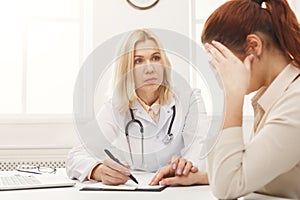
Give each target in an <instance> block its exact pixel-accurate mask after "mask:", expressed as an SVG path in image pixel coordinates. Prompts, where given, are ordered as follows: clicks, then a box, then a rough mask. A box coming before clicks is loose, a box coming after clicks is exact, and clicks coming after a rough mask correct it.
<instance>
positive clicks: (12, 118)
mask: <svg viewBox="0 0 300 200" xmlns="http://www.w3.org/2000/svg"><path fill="white" fill-rule="evenodd" d="M79 4H80V5H79V9H80V10H79V18H78V19H77V20H76V19H69V18H63V17H60V18H54V19H48V18H44V17H36V18H34V19H29V20H31V21H39V20H40V21H43V22H47V21H51V22H53V21H58V22H68V21H78V25H79V41H78V43H79V57H78V63H79V65H81V64H82V62H83V61H84V59H85V58H86V57H87V56H88V55H89V54H90V52H91V51H92V49H93V4H94V2H93V1H84V0H80V1H79ZM27 23H28V22H26V24H27ZM24 29H25V31H24V33H23V50H22V51H23V61H22V67H21V69H22V71H23V72H22V73H23V74H22V80H21V83H22V86H21V87H22V91H21V93H22V94H21V98H22V100H21V104H22V105H21V111H20V113H14V114H9V113H8V114H6V113H5V114H4V113H3V114H0V125H5V124H57V123H58V124H62V123H73V121H74V120H73V112H72V111H71V113H57V114H55V113H54V114H49V113H43V114H31V113H28V112H27V110H26V107H27V78H28V76H27V63H26V62H27V57H26V56H27V49H28V44H27V39H28V35H27V34H28V30H26V29H27V28H26V27H25V28H24ZM78 68H80V66H78ZM70 103H73V102H70Z"/></svg>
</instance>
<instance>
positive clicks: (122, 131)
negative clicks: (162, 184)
mask: <svg viewBox="0 0 300 200" xmlns="http://www.w3.org/2000/svg"><path fill="white" fill-rule="evenodd" d="M119 55H120V56H119V57H118V59H117V60H116V62H115V72H114V73H115V79H114V95H113V97H112V99H111V100H109V101H108V102H106V103H105V104H104V106H103V107H102V108H101V110H100V111H99V113H98V115H97V121H98V124H99V127H100V129H101V132H102V134H103V140H106V141H109V143H110V144H111V146H105V145H104V143H102V141H95V142H97V143H99V147H100V148H103V149H104V148H107V149H110V150H111V151H112V152H113V154H114V155H115V156H116V157H117V158H118V159H119V160H121V161H123V163H126V164H125V166H121V165H119V164H117V163H116V162H114V161H113V160H111V159H108V158H107V157H106V155H105V154H104V152H103V151H102V152H103V153H102V154H101V155H96V156H91V155H89V153H88V150H89V147H88V146H87V145H85V147H83V145H79V146H77V147H75V148H73V149H72V150H71V151H70V153H69V155H68V159H67V173H68V175H69V176H70V178H76V179H79V180H80V181H84V180H89V179H92V180H96V181H102V182H103V183H105V184H111V185H117V184H123V183H125V182H126V181H127V180H128V179H129V178H128V175H129V174H130V171H129V168H131V169H141V170H147V171H152V172H153V171H157V170H158V169H159V168H160V167H163V166H169V165H170V164H171V166H172V169H173V170H171V171H172V172H170V174H167V175H168V176H188V175H189V174H190V173H199V171H198V168H199V169H200V170H204V165H205V164H204V161H201V160H200V159H199V157H200V152H201V147H202V141H203V140H204V137H205V134H206V132H207V129H208V120H207V116H206V111H205V106H204V102H203V100H202V97H201V93H200V91H199V90H192V89H190V88H189V87H185V84H184V83H183V82H181V81H178V82H177V83H178V86H180V87H174V88H173V87H171V85H170V82H171V64H170V61H169V59H168V57H167V55H166V53H165V52H164V50H163V49H162V46H161V45H160V42H159V40H158V39H157V37H156V36H155V35H154V34H153V33H152V32H150V31H149V30H145V29H143V30H136V31H133V32H131V33H130V34H129V37H128V38H127V40H126V42H125V43H124V44H123V46H122V47H121V51H120V54H119ZM187 160H189V161H187ZM129 166H130V167H129ZM158 181H159V180H158ZM206 183H208V180H207V174H206V173H205V172H204V173H203V184H206Z"/></svg>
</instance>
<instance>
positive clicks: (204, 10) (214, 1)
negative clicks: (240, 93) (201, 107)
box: [190, 0, 300, 116]
mask: <svg viewBox="0 0 300 200" xmlns="http://www.w3.org/2000/svg"><path fill="white" fill-rule="evenodd" d="M226 1H227V0H211V1H209V2H208V1H202V0H191V9H190V10H191V37H192V39H193V40H195V41H196V42H197V43H199V44H200V45H201V46H202V44H201V41H200V40H201V38H200V36H201V32H202V29H203V26H204V23H205V21H206V19H207V18H208V17H209V15H210V14H211V13H212V12H213V11H214V10H215V9H216V8H217V7H219V6H220V5H221V4H223V3H225V2H226ZM288 2H289V5H290V6H291V8H292V9H293V10H294V12H295V13H296V15H297V17H298V19H299V14H300V2H298V1H296V0H288ZM191 76H192V80H195V82H196V84H197V85H199V84H200V85H201V80H200V79H199V77H196V76H195V73H192V74H191ZM253 96H254V93H251V94H249V95H248V96H247V97H246V98H245V103H244V111H243V113H244V115H245V116H252V115H253V109H252V106H251V98H252V97H253ZM203 98H204V101H205V102H209V96H208V95H203ZM210 107H211V105H208V110H210V109H211V108H210Z"/></svg>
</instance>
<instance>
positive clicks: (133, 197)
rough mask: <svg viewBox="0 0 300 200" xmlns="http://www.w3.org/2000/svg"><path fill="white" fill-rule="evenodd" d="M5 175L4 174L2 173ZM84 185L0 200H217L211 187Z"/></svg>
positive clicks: (4, 195)
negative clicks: (128, 188)
mask: <svg viewBox="0 0 300 200" xmlns="http://www.w3.org/2000/svg"><path fill="white" fill-rule="evenodd" d="M0 173H4V172H0ZM57 175H59V176H65V171H64V170H63V169H60V170H59V171H58V174H57ZM81 187H83V183H79V182H77V183H76V186H75V187H66V188H47V189H31V190H15V191H1V192H0V199H3V200H4V199H7V200H17V199H18V200H19V199H22V200H41V199H42V200H60V199H64V200H68V199H71V200H87V199H88V200H99V199H101V200H104V199H110V200H114V199H130V200H141V199H142V200H153V199H155V200H160V199H164V200H166V199H195V198H198V199H205V200H210V199H212V200H215V199H217V198H215V197H214V196H213V194H212V192H211V190H210V188H209V186H188V187H168V188H166V189H165V190H163V191H162V192H133V191H126V192H120V191H118V192H110V191H79V189H80V188H81ZM239 199H240V200H254V199H259V200H260V199H267V200H281V198H275V197H271V196H266V195H259V194H254V193H253V194H250V195H247V196H245V197H242V198H239Z"/></svg>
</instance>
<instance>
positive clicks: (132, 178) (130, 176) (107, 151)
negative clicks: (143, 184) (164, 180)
mask: <svg viewBox="0 0 300 200" xmlns="http://www.w3.org/2000/svg"><path fill="white" fill-rule="evenodd" d="M104 152H105V153H106V154H107V155H108V157H110V158H111V159H112V160H113V161H115V162H117V163H119V164H120V165H122V166H124V167H125V165H124V164H122V163H121V162H120V161H119V160H118V159H117V158H116V157H114V155H112V153H110V151H109V150H107V149H104ZM129 178H130V179H131V180H133V181H134V182H135V183H136V184H139V182H138V181H137V180H136V178H134V176H132V174H130V175H129Z"/></svg>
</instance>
